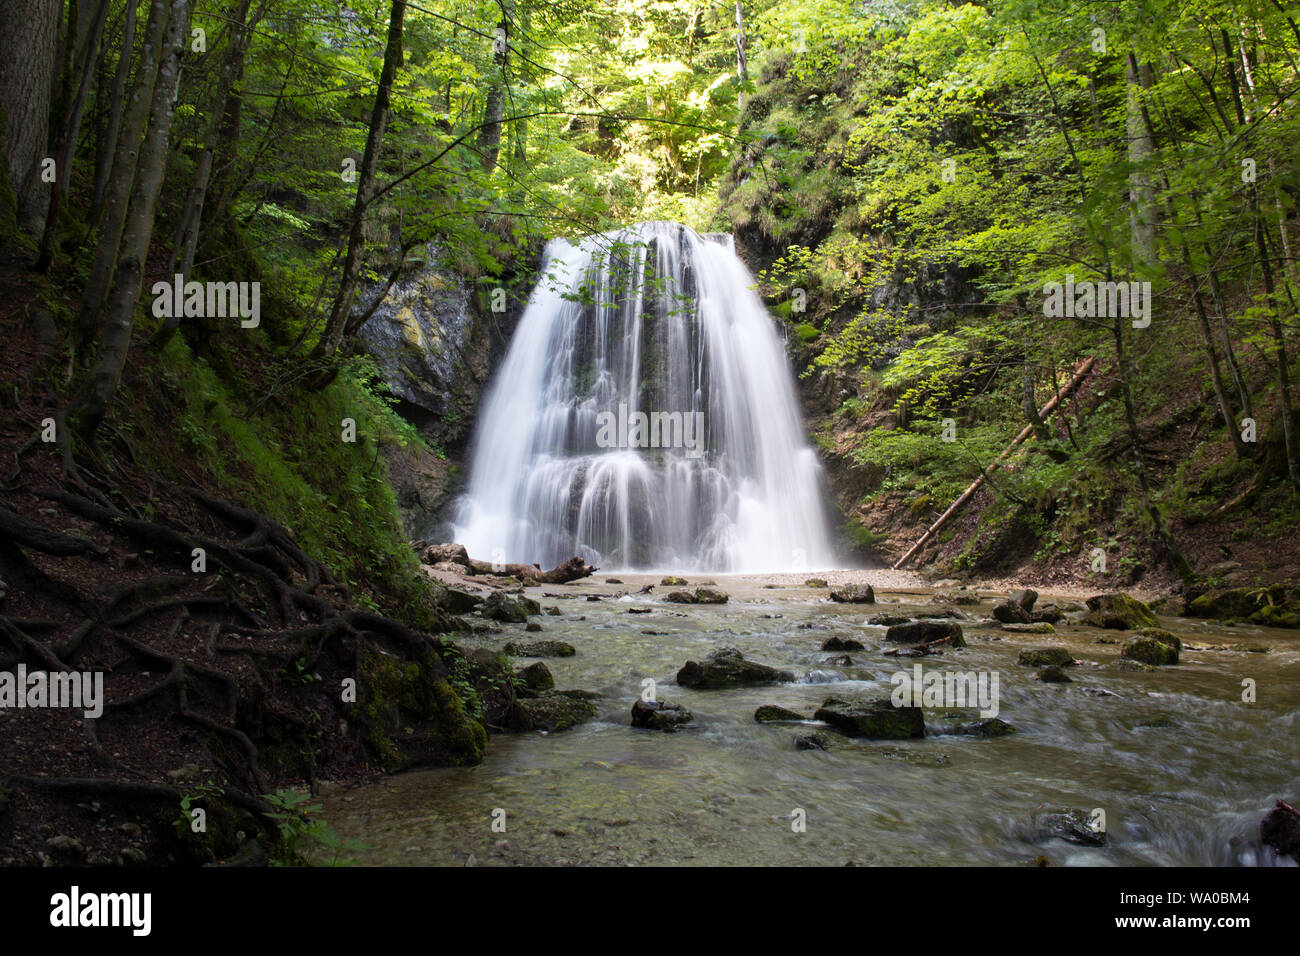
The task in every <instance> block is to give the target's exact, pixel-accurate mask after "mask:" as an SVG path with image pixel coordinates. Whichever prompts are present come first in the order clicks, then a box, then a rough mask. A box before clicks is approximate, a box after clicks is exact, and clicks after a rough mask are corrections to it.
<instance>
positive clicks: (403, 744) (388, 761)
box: [354, 650, 487, 772]
mask: <svg viewBox="0 0 1300 956" xmlns="http://www.w3.org/2000/svg"><path fill="white" fill-rule="evenodd" d="M355 714H356V717H355V718H354V719H355V720H356V721H357V723H359V724H360V726H361V740H362V742H363V743H364V744H365V745H366V748H367V750H368V751H369V752H370V754H371V755H372V757H373V758H374V760H375V762H376V763H377V764H378V766H379V767H380V768H381V769H383V770H385V771H388V772H392V771H395V770H404V769H406V768H408V767H415V766H422V765H437V766H447V765H465V764H474V763H478V762H479V761H481V760H482V759H483V748H484V747H485V746H486V745H487V732H486V731H485V730H484V729H483V725H482V724H480V723H478V722H477V721H475V720H472V719H471V718H470V717H469V716H468V715H467V714H466V713H465V707H464V704H463V703H462V701H461V699H460V698H459V697H458V696H457V695H456V693H455V692H453V690H452V688H451V686H450V685H449V683H448V681H447V672H446V668H445V667H444V666H443V663H442V661H441V660H440V659H439V657H438V655H437V654H435V653H434V652H433V651H432V650H429V651H427V652H425V653H424V654H423V655H422V656H421V657H420V658H419V659H417V660H403V659H402V658H398V657H394V656H392V655H389V654H385V653H382V652H380V651H377V650H374V651H370V652H368V653H366V654H365V655H364V656H363V657H362V660H361V669H360V674H359V676H358V680H357V702H356V708H355Z"/></svg>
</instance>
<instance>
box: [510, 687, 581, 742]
mask: <svg viewBox="0 0 1300 956" xmlns="http://www.w3.org/2000/svg"><path fill="white" fill-rule="evenodd" d="M515 712H516V718H515V726H516V727H517V729H519V730H545V731H547V732H548V733H554V732H556V731H560V730H568V729H569V728H570V727H576V726H577V725H578V724H580V723H583V722H584V721H587V720H591V718H593V717H595V716H596V707H595V705H594V704H592V703H591V702H590V701H587V700H583V699H582V698H580V697H575V696H573V695H571V694H566V693H563V692H561V691H550V692H547V693H545V694H541V695H539V696H537V697H534V698H532V699H529V700H520V701H516V703H515Z"/></svg>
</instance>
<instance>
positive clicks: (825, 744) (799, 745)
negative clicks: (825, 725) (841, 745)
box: [794, 734, 830, 750]
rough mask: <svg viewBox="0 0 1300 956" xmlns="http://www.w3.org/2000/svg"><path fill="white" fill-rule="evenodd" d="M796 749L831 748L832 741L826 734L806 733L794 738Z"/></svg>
mask: <svg viewBox="0 0 1300 956" xmlns="http://www.w3.org/2000/svg"><path fill="white" fill-rule="evenodd" d="M794 749H795V750H829V749H830V741H829V740H827V739H826V735H825V734H804V735H803V736H802V737H796V738H794Z"/></svg>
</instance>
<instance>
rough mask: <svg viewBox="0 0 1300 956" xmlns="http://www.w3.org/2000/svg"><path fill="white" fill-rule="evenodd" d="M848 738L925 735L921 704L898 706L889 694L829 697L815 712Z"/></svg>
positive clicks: (887, 737)
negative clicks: (870, 696)
mask: <svg viewBox="0 0 1300 956" xmlns="http://www.w3.org/2000/svg"><path fill="white" fill-rule="evenodd" d="M813 717H814V718H815V719H817V720H820V721H823V722H824V723H827V724H829V725H830V726H832V727H834V728H835V729H836V730H838V731H839V732H840V733H842V734H844V735H846V736H848V737H869V738H871V739H873V740H905V739H907V738H910V737H924V736H925V715H924V714H923V713H922V711H921V708H920V707H895V706H894V702H893V701H892V700H890V699H889V698H888V697H880V698H875V699H871V698H866V697H851V698H846V697H827V698H826V699H825V700H824V701H822V705H821V706H820V707H818V708H817V712H816V713H815V714H813Z"/></svg>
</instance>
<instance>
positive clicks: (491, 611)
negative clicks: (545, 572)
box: [481, 591, 542, 624]
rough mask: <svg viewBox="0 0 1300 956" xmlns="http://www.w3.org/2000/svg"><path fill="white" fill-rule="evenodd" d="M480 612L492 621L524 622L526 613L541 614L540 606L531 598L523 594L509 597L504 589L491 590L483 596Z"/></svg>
mask: <svg viewBox="0 0 1300 956" xmlns="http://www.w3.org/2000/svg"><path fill="white" fill-rule="evenodd" d="M481 613H482V614H483V616H484V617H486V618H491V619H492V620H494V621H503V622H505V623H507V624H524V623H526V622H527V621H528V615H530V614H541V613H542V606H541V605H540V604H538V603H537V602H536V601H534V600H533V599H532V598H529V597H524V596H523V595H520V596H519V597H511V596H510V595H509V594H506V593H505V592H504V591H493V592H492V593H491V594H489V595H488V596H487V597H486V598H484V600H483V608H482V612H481Z"/></svg>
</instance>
